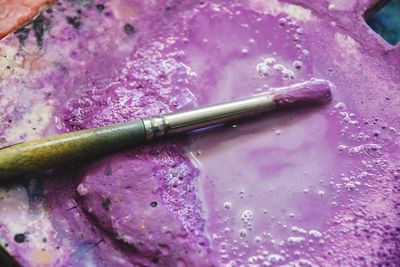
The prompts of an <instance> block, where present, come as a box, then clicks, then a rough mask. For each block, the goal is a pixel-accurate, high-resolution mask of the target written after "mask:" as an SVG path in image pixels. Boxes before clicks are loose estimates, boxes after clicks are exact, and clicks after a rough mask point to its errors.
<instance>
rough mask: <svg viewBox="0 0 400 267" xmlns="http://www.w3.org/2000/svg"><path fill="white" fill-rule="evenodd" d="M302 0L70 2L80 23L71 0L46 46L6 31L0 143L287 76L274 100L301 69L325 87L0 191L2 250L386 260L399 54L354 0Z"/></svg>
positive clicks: (226, 259)
mask: <svg viewBox="0 0 400 267" xmlns="http://www.w3.org/2000/svg"><path fill="white" fill-rule="evenodd" d="M298 2H299V3H300V5H293V4H289V3H287V2H282V3H281V2H275V1H243V2H240V3H230V2H229V3H228V2H226V1H215V2H213V3H208V2H207V3H205V4H198V3H197V2H196V1H188V2H186V3H185V4H179V3H178V2H174V1H160V2H158V3H156V4H155V5H152V4H151V3H149V2H146V3H144V2H143V3H142V2H141V1H130V2H129V3H128V2H126V1H124V3H122V2H120V1H116V0H111V1H109V2H107V3H106V5H105V9H104V11H103V12H102V13H101V15H99V12H98V10H96V8H94V7H92V8H91V7H90V5H89V7H88V6H86V7H85V6H79V8H80V9H81V12H82V15H80V16H81V17H82V18H81V22H82V26H81V27H80V29H79V30H77V29H74V28H73V27H71V25H69V24H68V23H67V22H66V21H65V19H64V17H65V15H69V16H70V15H71V14H69V13H71V12H75V10H76V9H77V8H78V7H77V5H79V4H74V3H72V2H63V1H61V2H60V3H61V5H62V6H61V7H57V6H56V8H55V10H54V11H53V13H52V15H46V16H49V18H50V17H52V18H51V27H50V28H49V29H50V31H51V36H52V37H51V38H50V37H49V38H44V47H45V49H44V50H37V48H36V47H35V40H34V39H32V38H30V39H29V38H28V39H27V40H26V46H25V47H21V48H20V50H19V52H18V53H17V52H15V51H14V50H15V49H14V50H13V48H15V47H18V41H17V39H16V38H15V37H10V38H9V39H8V40H6V42H5V44H4V46H5V48H4V49H3V48H2V50H1V51H0V52H1V53H2V55H3V54H6V55H7V57H6V59H7V60H8V59H9V58H11V59H10V60H9V63H8V64H10V65H12V66H13V68H12V69H11V70H10V72H7V73H5V74H4V79H3V80H2V85H1V86H0V93H1V94H2V98H1V101H4V103H5V104H4V103H3V102H0V103H2V105H1V109H2V113H1V114H3V115H2V116H3V117H2V118H3V120H4V121H5V122H6V123H5V126H4V127H1V134H2V136H4V138H5V141H4V143H5V144H7V143H12V142H16V141H20V140H25V139H31V138H33V137H35V136H40V135H47V134H51V133H54V132H68V131H74V130H79V129H85V128H89V127H96V126H103V125H106V124H109V123H114V122H123V121H128V120H132V119H135V118H138V117H142V116H143V117H146V116H150V115H156V114H160V113H162V112H167V111H176V110H179V109H188V108H191V107H195V106H201V105H206V104H212V103H218V102H223V101H229V100H231V99H236V98H240V97H245V96H250V95H253V94H258V93H260V92H265V91H269V90H271V88H277V87H282V86H287V88H288V89H287V90H289V92H288V91H285V92H284V94H278V95H277V98H278V103H279V104H281V105H282V104H286V103H289V102H292V99H293V97H294V92H295V91H291V90H292V87H290V85H292V84H294V83H298V82H304V81H308V80H310V79H312V78H316V79H325V80H329V81H332V82H333V83H334V84H335V91H334V92H333V99H332V101H331V103H328V104H327V105H321V106H318V107H317V108H313V109H301V110H296V111H290V112H279V113H276V114H273V116H271V115H269V116H268V115H267V116H263V117H260V118H257V119H256V120H252V121H251V122H247V123H240V124H236V125H233V126H232V127H229V126H227V127H225V128H223V129H219V130H216V131H212V132H208V133H202V134H193V135H192V136H190V138H189V139H185V138H183V139H177V140H167V141H164V142H160V143H158V144H152V145H148V146H146V147H141V148H134V149H128V150H127V151H126V152H124V153H120V154H116V155H113V156H110V157H106V158H104V159H102V160H100V161H98V162H93V163H90V164H89V165H85V166H81V167H79V168H78V167H71V168H70V169H66V170H65V171H64V172H63V173H59V174H57V173H56V174H53V175H49V176H51V177H47V178H48V179H45V181H46V182H45V183H44V184H42V183H41V182H40V181H42V180H39V181H36V182H32V183H31V184H30V185H29V187H28V189H27V190H28V192H29V197H28V196H27V195H26V193H25V190H26V189H25V188H24V187H16V188H11V189H10V190H9V191H7V192H3V191H1V195H0V196H1V198H0V201H1V202H0V205H1V207H2V209H0V212H1V217H2V218H5V219H4V221H2V223H1V224H0V237H1V238H0V244H2V245H4V244H5V243H7V244H8V250H9V251H10V253H12V254H13V255H15V257H16V258H17V259H18V260H19V261H20V262H21V263H22V264H24V265H26V266H35V265H38V258H40V260H42V262H44V261H45V260H47V263H48V265H49V266H85V264H86V263H92V264H94V265H96V266H136V265H140V264H141V265H146V266H213V265H214V266H224V265H231V266H239V265H250V264H253V265H255V266H262V265H267V266H268V265H273V266H276V265H282V264H289V265H294V266H296V265H297V266H299V265H300V266H302V265H305V266H310V265H311V266H315V265H318V266H339V265H346V266H360V265H366V266H368V265H371V266H376V265H388V266H397V265H398V264H399V257H398V246H399V238H398V234H399V231H398V218H399V215H398V206H399V203H400V200H399V197H398V177H399V173H400V168H399V165H398V162H399V160H400V159H399V155H398V148H399V147H398V146H399V144H400V141H399V140H400V139H399V132H398V128H399V127H400V125H399V122H398V118H397V115H396V114H399V112H400V110H399V107H400V102H399V101H400V98H399V97H398V96H397V94H398V92H397V91H396V90H397V89H396V88H397V87H398V84H399V82H400V78H399V76H398V73H397V72H396V68H397V67H398V66H399V64H400V63H399V62H398V61H397V60H396V59H395V58H396V57H395V56H396V55H398V52H399V49H398V47H395V48H392V47H386V46H385V45H384V44H383V43H381V42H380V41H379V40H378V39H377V38H376V37H375V36H373V35H371V32H369V31H368V29H367V28H366V26H365V23H364V22H363V21H362V18H361V16H360V15H361V12H362V10H363V8H365V7H366V5H364V3H363V4H361V3H359V4H357V5H356V4H354V3H353V2H354V1H347V2H346V3H344V2H343V1H333V2H335V3H332V5H331V6H330V11H328V7H327V6H326V4H325V3H320V1H315V2H309V1H298ZM303 2H304V3H303ZM97 3H100V1H96V4H97ZM63 10H65V11H63ZM63 12H66V13H68V14H64V13H63ZM287 13H289V15H288V14H287ZM89 18H90V19H89ZM127 23H129V24H131V25H134V27H135V29H136V31H135V33H134V34H133V35H132V34H130V35H127V34H126V33H125V32H124V30H123V29H124V27H125V25H126V24H127ZM117 29H120V30H119V31H118V30H117ZM321 32H324V34H321ZM13 51H14V52H15V53H14V52H13ZM327 51H328V52H327ZM13 53H14V54H13ZM397 58H398V57H397ZM21 62H23V63H21ZM110 66H111V67H110ZM359 66H362V68H361V67H359ZM392 66H393V68H392ZM28 70H29V71H28ZM83 74H84V75H83ZM32 77H34V79H33V78H32ZM330 86H331V85H330V84H328V83H327V82H322V81H320V80H317V81H314V82H312V83H310V86H308V87H305V89H304V90H302V91H301V95H302V97H301V98H300V99H301V101H302V102H304V101H308V100H309V99H314V98H315V97H317V99H320V96H324V97H323V98H322V99H324V100H328V99H329V95H328V91H327V90H328V89H329V88H330ZM377 88H379V90H377ZM11 89H13V90H11ZM296 93H297V91H296ZM21 95H23V96H24V97H20V96H21ZM325 96H326V98H325ZM296 99H299V97H298V95H297V96H296ZM47 105H48V106H49V108H48V109H47V107H48V106H47ZM30 114H40V116H39V115H38V116H39V117H38V118H37V117H35V116H31V115H30ZM46 114H51V120H50V121H47V122H46ZM18 127H20V130H19V131H18V130H17V129H18ZM33 128H35V129H36V130H33ZM31 129H32V130H31ZM18 233H26V236H27V240H29V242H24V243H15V242H13V241H12V240H13V238H14V236H15V234H18ZM43 237H46V240H47V241H46V243H44V242H42V239H43ZM46 253H48V254H50V256H48V254H46ZM38 255H39V256H40V257H39V256H38ZM46 255H47V256H46ZM46 257H47V258H46Z"/></svg>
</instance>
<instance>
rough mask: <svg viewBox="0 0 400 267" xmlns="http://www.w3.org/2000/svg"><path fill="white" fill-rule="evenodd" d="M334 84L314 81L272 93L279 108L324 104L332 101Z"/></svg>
mask: <svg viewBox="0 0 400 267" xmlns="http://www.w3.org/2000/svg"><path fill="white" fill-rule="evenodd" d="M332 87H333V84H332V83H331V82H329V81H326V80H317V79H313V80H310V81H307V82H303V83H298V84H296V85H293V86H289V87H284V88H281V89H278V90H274V91H273V92H272V94H273V96H274V102H275V104H276V105H277V107H278V108H282V107H289V106H295V105H309V104H314V105H315V104H319V103H320V104H323V103H327V102H329V101H330V100H331V99H332V94H331V89H332Z"/></svg>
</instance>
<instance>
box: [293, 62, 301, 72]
mask: <svg viewBox="0 0 400 267" xmlns="http://www.w3.org/2000/svg"><path fill="white" fill-rule="evenodd" d="M293 67H294V68H295V69H297V70H299V69H301V68H302V67H303V62H301V61H299V60H295V61H293Z"/></svg>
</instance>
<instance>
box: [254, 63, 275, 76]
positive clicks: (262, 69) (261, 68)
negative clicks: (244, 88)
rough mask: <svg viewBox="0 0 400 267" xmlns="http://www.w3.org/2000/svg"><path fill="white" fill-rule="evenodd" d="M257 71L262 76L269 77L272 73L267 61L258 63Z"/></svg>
mask: <svg viewBox="0 0 400 267" xmlns="http://www.w3.org/2000/svg"><path fill="white" fill-rule="evenodd" d="M256 68H257V72H258V74H259V75H260V76H261V77H268V76H270V75H271V74H272V69H271V68H270V67H269V66H267V65H266V64H265V63H259V64H257V67H256Z"/></svg>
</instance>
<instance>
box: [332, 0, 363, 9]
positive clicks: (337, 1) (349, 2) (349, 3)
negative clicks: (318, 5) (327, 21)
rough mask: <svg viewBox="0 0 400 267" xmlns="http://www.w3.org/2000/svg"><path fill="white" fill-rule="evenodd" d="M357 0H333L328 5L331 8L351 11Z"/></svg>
mask: <svg viewBox="0 0 400 267" xmlns="http://www.w3.org/2000/svg"><path fill="white" fill-rule="evenodd" d="M356 3H357V0H331V1H330V4H329V6H328V9H330V10H338V11H349V10H353V9H354V6H355V5H356Z"/></svg>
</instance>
